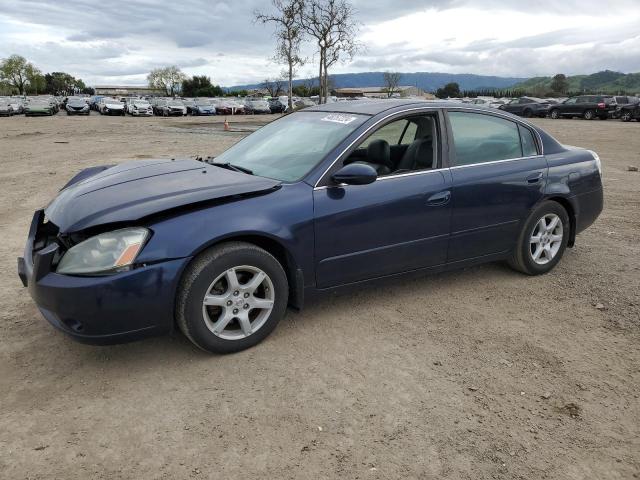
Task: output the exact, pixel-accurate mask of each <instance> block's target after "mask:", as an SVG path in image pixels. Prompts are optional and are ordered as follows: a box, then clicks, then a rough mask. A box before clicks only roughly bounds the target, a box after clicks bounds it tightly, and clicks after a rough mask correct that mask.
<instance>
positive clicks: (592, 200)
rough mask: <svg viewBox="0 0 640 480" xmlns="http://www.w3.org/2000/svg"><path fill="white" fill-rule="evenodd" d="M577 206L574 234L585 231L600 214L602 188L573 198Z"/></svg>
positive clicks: (602, 200)
mask: <svg viewBox="0 0 640 480" xmlns="http://www.w3.org/2000/svg"><path fill="white" fill-rule="evenodd" d="M575 201H576V203H577V205H578V209H577V210H578V211H577V212H576V213H577V215H576V234H578V233H580V232H582V231H584V230H586V229H587V228H588V227H589V226H591V224H592V223H593V222H595V221H596V219H597V218H598V217H599V216H600V214H601V213H602V209H603V208H604V194H603V190H602V187H600V188H597V189H595V190H592V191H590V192H586V193H581V194H579V195H576V196H575Z"/></svg>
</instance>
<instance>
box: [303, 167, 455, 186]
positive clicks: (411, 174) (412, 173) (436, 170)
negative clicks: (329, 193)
mask: <svg viewBox="0 0 640 480" xmlns="http://www.w3.org/2000/svg"><path fill="white" fill-rule="evenodd" d="M443 170H448V168H429V169H424V170H415V171H413V172H405V173H397V174H394V175H386V176H384V177H378V178H376V182H380V181H383V180H392V179H394V178H402V177H411V176H414V175H425V174H427V173H434V172H441V171H443ZM373 183H375V182H373ZM347 186H358V185H348V184H346V183H340V184H336V185H323V186H322V187H314V188H313V190H314V191H316V190H325V189H327V188H335V187H347Z"/></svg>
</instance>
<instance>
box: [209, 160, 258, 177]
mask: <svg viewBox="0 0 640 480" xmlns="http://www.w3.org/2000/svg"><path fill="white" fill-rule="evenodd" d="M209 165H215V166H216V167H220V168H226V169H227V170H233V171H234V172H241V173H247V174H249V175H253V170H249V169H248V168H244V167H240V166H239V165H233V164H231V163H229V162H226V163H215V162H210V163H209Z"/></svg>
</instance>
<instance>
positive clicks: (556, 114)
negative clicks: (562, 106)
mask: <svg viewBox="0 0 640 480" xmlns="http://www.w3.org/2000/svg"><path fill="white" fill-rule="evenodd" d="M549 116H550V117H551V118H553V119H554V120H557V119H559V118H560V110H558V109H557V108H554V109H553V110H551V113H550V114H549Z"/></svg>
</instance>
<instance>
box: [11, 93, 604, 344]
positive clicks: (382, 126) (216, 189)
mask: <svg viewBox="0 0 640 480" xmlns="http://www.w3.org/2000/svg"><path fill="white" fill-rule="evenodd" d="M602 207H603V192H602V182H601V165H600V159H599V158H598V155H597V154H596V153H594V152H592V151H589V150H585V149H581V148H576V147H569V146H564V145H561V144H560V143H558V142H557V141H556V140H555V139H553V138H552V137H551V136H550V135H548V134H547V133H545V132H544V131H543V130H541V129H540V128H538V127H536V126H534V125H532V124H530V123H528V122H527V121H525V120H522V119H520V118H518V117H515V116H513V115H511V114H508V113H505V112H501V111H499V110H494V109H484V108H482V107H474V106H468V105H463V104H452V103H427V102H419V103H416V102H415V101H395V100H390V101H374V102H344V103H334V104H332V105H320V106H317V107H311V108H308V109H306V110H304V111H301V112H297V113H293V114H291V115H288V116H285V117H283V118H281V119H279V120H276V121H274V122H273V123H270V124H269V125H267V126H265V127H263V128H261V129H260V130H258V131H256V132H255V133H253V134H252V135H249V136H248V137H246V138H245V139H244V140H242V141H240V142H239V143H237V144H236V145H234V146H233V147H231V148H230V149H229V150H227V151H226V152H224V153H223V154H222V155H221V156H219V157H217V158H215V159H213V158H208V159H204V160H203V159H185V160H178V159H176V160H148V161H137V162H129V163H123V164H120V165H116V166H101V167H93V168H89V169H86V170H83V171H82V172H80V173H78V175H76V176H75V177H74V178H73V179H71V180H70V181H69V183H68V184H67V185H65V186H64V188H63V189H62V190H61V191H60V193H59V194H58V196H57V197H56V198H55V199H54V200H53V201H52V202H51V203H50V204H49V205H48V206H47V207H46V209H44V210H39V211H37V212H36V213H35V214H34V216H33V220H32V222H31V228H30V230H29V235H28V240H27V245H26V248H25V253H24V257H21V258H19V259H18V273H19V275H20V278H21V279H22V282H23V283H24V285H25V286H27V287H28V289H29V292H30V294H31V296H32V297H33V299H34V301H35V303H36V304H37V305H38V308H39V309H40V311H41V312H42V314H43V316H44V317H45V318H46V319H47V320H48V321H49V322H50V323H51V324H52V325H54V326H55V327H56V328H58V329H60V330H62V331H64V332H66V333H67V334H69V335H71V336H72V337H74V338H75V339H77V340H79V341H82V342H86V343H93V344H109V343H118V342H125V341H130V340H134V339H139V338H143V337H148V336H152V335H160V334H166V333H169V332H171V331H172V330H174V328H175V327H176V326H177V327H178V328H179V329H180V330H181V331H182V332H183V333H184V334H185V335H186V336H187V337H188V338H189V339H190V340H191V341H193V343H194V344H195V345H197V346H198V347H200V348H202V349H204V350H207V351H211V352H218V353H228V352H234V351H239V350H243V349H245V348H248V347H251V346H253V345H255V344H257V343H258V342H260V341H261V340H263V339H264V338H265V337H266V336H267V335H269V333H271V331H273V329H274V328H275V327H276V325H277V324H278V322H279V321H280V319H281V318H282V317H283V316H284V314H285V312H286V309H287V307H288V306H291V307H293V308H297V309H300V308H302V307H303V305H304V304H305V303H306V302H307V301H309V300H311V299H313V298H314V297H316V296H317V295H321V294H324V293H327V292H331V291H335V290H337V289H343V288H350V287H354V286H360V285H365V284H368V283H370V282H377V281H382V280H387V279H392V278H395V277H397V276H401V275H416V274H417V275H424V274H427V273H433V272H439V271H443V270H449V269H453V268H460V267H464V266H468V265H474V264H478V263H483V262H490V261H498V260H501V261H507V262H508V263H509V264H510V265H511V266H512V267H513V268H514V269H516V270H518V271H520V272H523V273H524V274H528V275H539V274H544V273H546V272H548V271H550V270H551V269H552V268H554V267H555V266H556V265H557V263H558V262H559V261H560V259H561V257H562V255H563V253H564V252H565V249H566V248H567V247H571V246H573V244H574V242H575V240H576V235H577V234H579V233H580V232H581V231H583V230H584V229H585V228H587V227H588V226H589V225H591V224H592V223H593V222H594V221H595V219H596V218H597V217H598V215H599V214H600V212H601V211H602Z"/></svg>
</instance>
